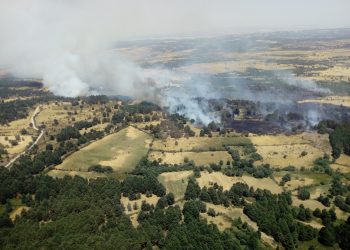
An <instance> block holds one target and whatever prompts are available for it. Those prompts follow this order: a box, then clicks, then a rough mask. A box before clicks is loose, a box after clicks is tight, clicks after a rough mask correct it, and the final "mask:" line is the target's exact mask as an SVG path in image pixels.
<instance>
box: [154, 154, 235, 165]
mask: <svg viewBox="0 0 350 250" xmlns="http://www.w3.org/2000/svg"><path fill="white" fill-rule="evenodd" d="M148 158H149V159H150V160H152V161H153V160H158V159H161V162H162V163H167V164H183V163H184V161H185V159H188V160H189V161H193V162H194V164H195V165H196V166H208V165H209V164H211V163H215V164H219V162H220V160H223V162H224V164H226V162H227V161H231V160H232V157H231V155H230V154H229V153H227V151H208V152H176V153H170V152H163V153H162V152H160V151H151V152H150V153H149V155H148Z"/></svg>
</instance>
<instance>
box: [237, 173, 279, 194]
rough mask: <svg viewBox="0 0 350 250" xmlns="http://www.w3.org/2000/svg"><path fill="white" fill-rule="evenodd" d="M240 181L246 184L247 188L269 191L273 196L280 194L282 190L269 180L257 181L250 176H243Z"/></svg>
mask: <svg viewBox="0 0 350 250" xmlns="http://www.w3.org/2000/svg"><path fill="white" fill-rule="evenodd" d="M242 180H243V181H244V182H245V183H247V185H248V186H250V187H253V188H254V189H258V188H260V189H267V190H270V191H271V193H273V194H278V193H282V192H283V189H282V188H281V187H280V186H279V185H278V184H277V183H276V182H275V181H273V180H272V179H271V178H262V179H257V178H254V177H252V176H248V175H243V176H242Z"/></svg>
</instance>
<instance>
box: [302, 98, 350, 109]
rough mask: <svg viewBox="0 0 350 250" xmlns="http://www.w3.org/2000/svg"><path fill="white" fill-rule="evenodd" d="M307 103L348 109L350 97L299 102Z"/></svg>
mask: <svg viewBox="0 0 350 250" xmlns="http://www.w3.org/2000/svg"><path fill="white" fill-rule="evenodd" d="M309 102H311V103H322V104H332V105H337V106H344V107H350V96H326V97H322V98H317V99H306V100H302V101H299V103H309Z"/></svg>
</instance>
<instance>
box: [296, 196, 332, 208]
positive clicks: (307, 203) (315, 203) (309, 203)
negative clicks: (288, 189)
mask: <svg viewBox="0 0 350 250" xmlns="http://www.w3.org/2000/svg"><path fill="white" fill-rule="evenodd" d="M292 201H293V206H296V207H299V206H300V205H301V204H303V205H304V207H305V208H310V209H311V210H312V211H314V210H315V209H316V208H319V209H321V210H322V209H327V210H328V209H329V208H327V207H326V206H324V205H323V204H322V203H321V202H319V201H317V200H311V199H309V200H305V201H303V200H299V199H298V198H297V197H296V196H292Z"/></svg>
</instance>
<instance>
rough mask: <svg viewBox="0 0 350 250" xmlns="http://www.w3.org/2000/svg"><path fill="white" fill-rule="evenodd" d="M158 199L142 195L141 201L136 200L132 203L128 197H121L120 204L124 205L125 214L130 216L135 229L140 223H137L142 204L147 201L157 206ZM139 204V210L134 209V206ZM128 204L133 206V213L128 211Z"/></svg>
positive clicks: (153, 196)
mask: <svg viewBox="0 0 350 250" xmlns="http://www.w3.org/2000/svg"><path fill="white" fill-rule="evenodd" d="M158 199H159V198H158V197H157V196H155V195H152V196H151V197H146V195H144V194H142V195H141V199H138V200H135V201H130V200H129V198H128V197H123V196H122V197H121V199H120V203H121V204H123V205H124V207H125V211H124V212H125V214H126V215H129V216H130V220H131V223H132V224H133V226H134V227H137V226H138V224H139V223H138V221H137V215H138V214H139V212H140V211H141V204H142V202H143V201H146V202H147V203H149V204H151V205H154V206H155V205H156V204H157V202H158ZM135 203H136V204H137V209H134V204H135ZM128 204H130V206H131V211H129V210H128Z"/></svg>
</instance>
